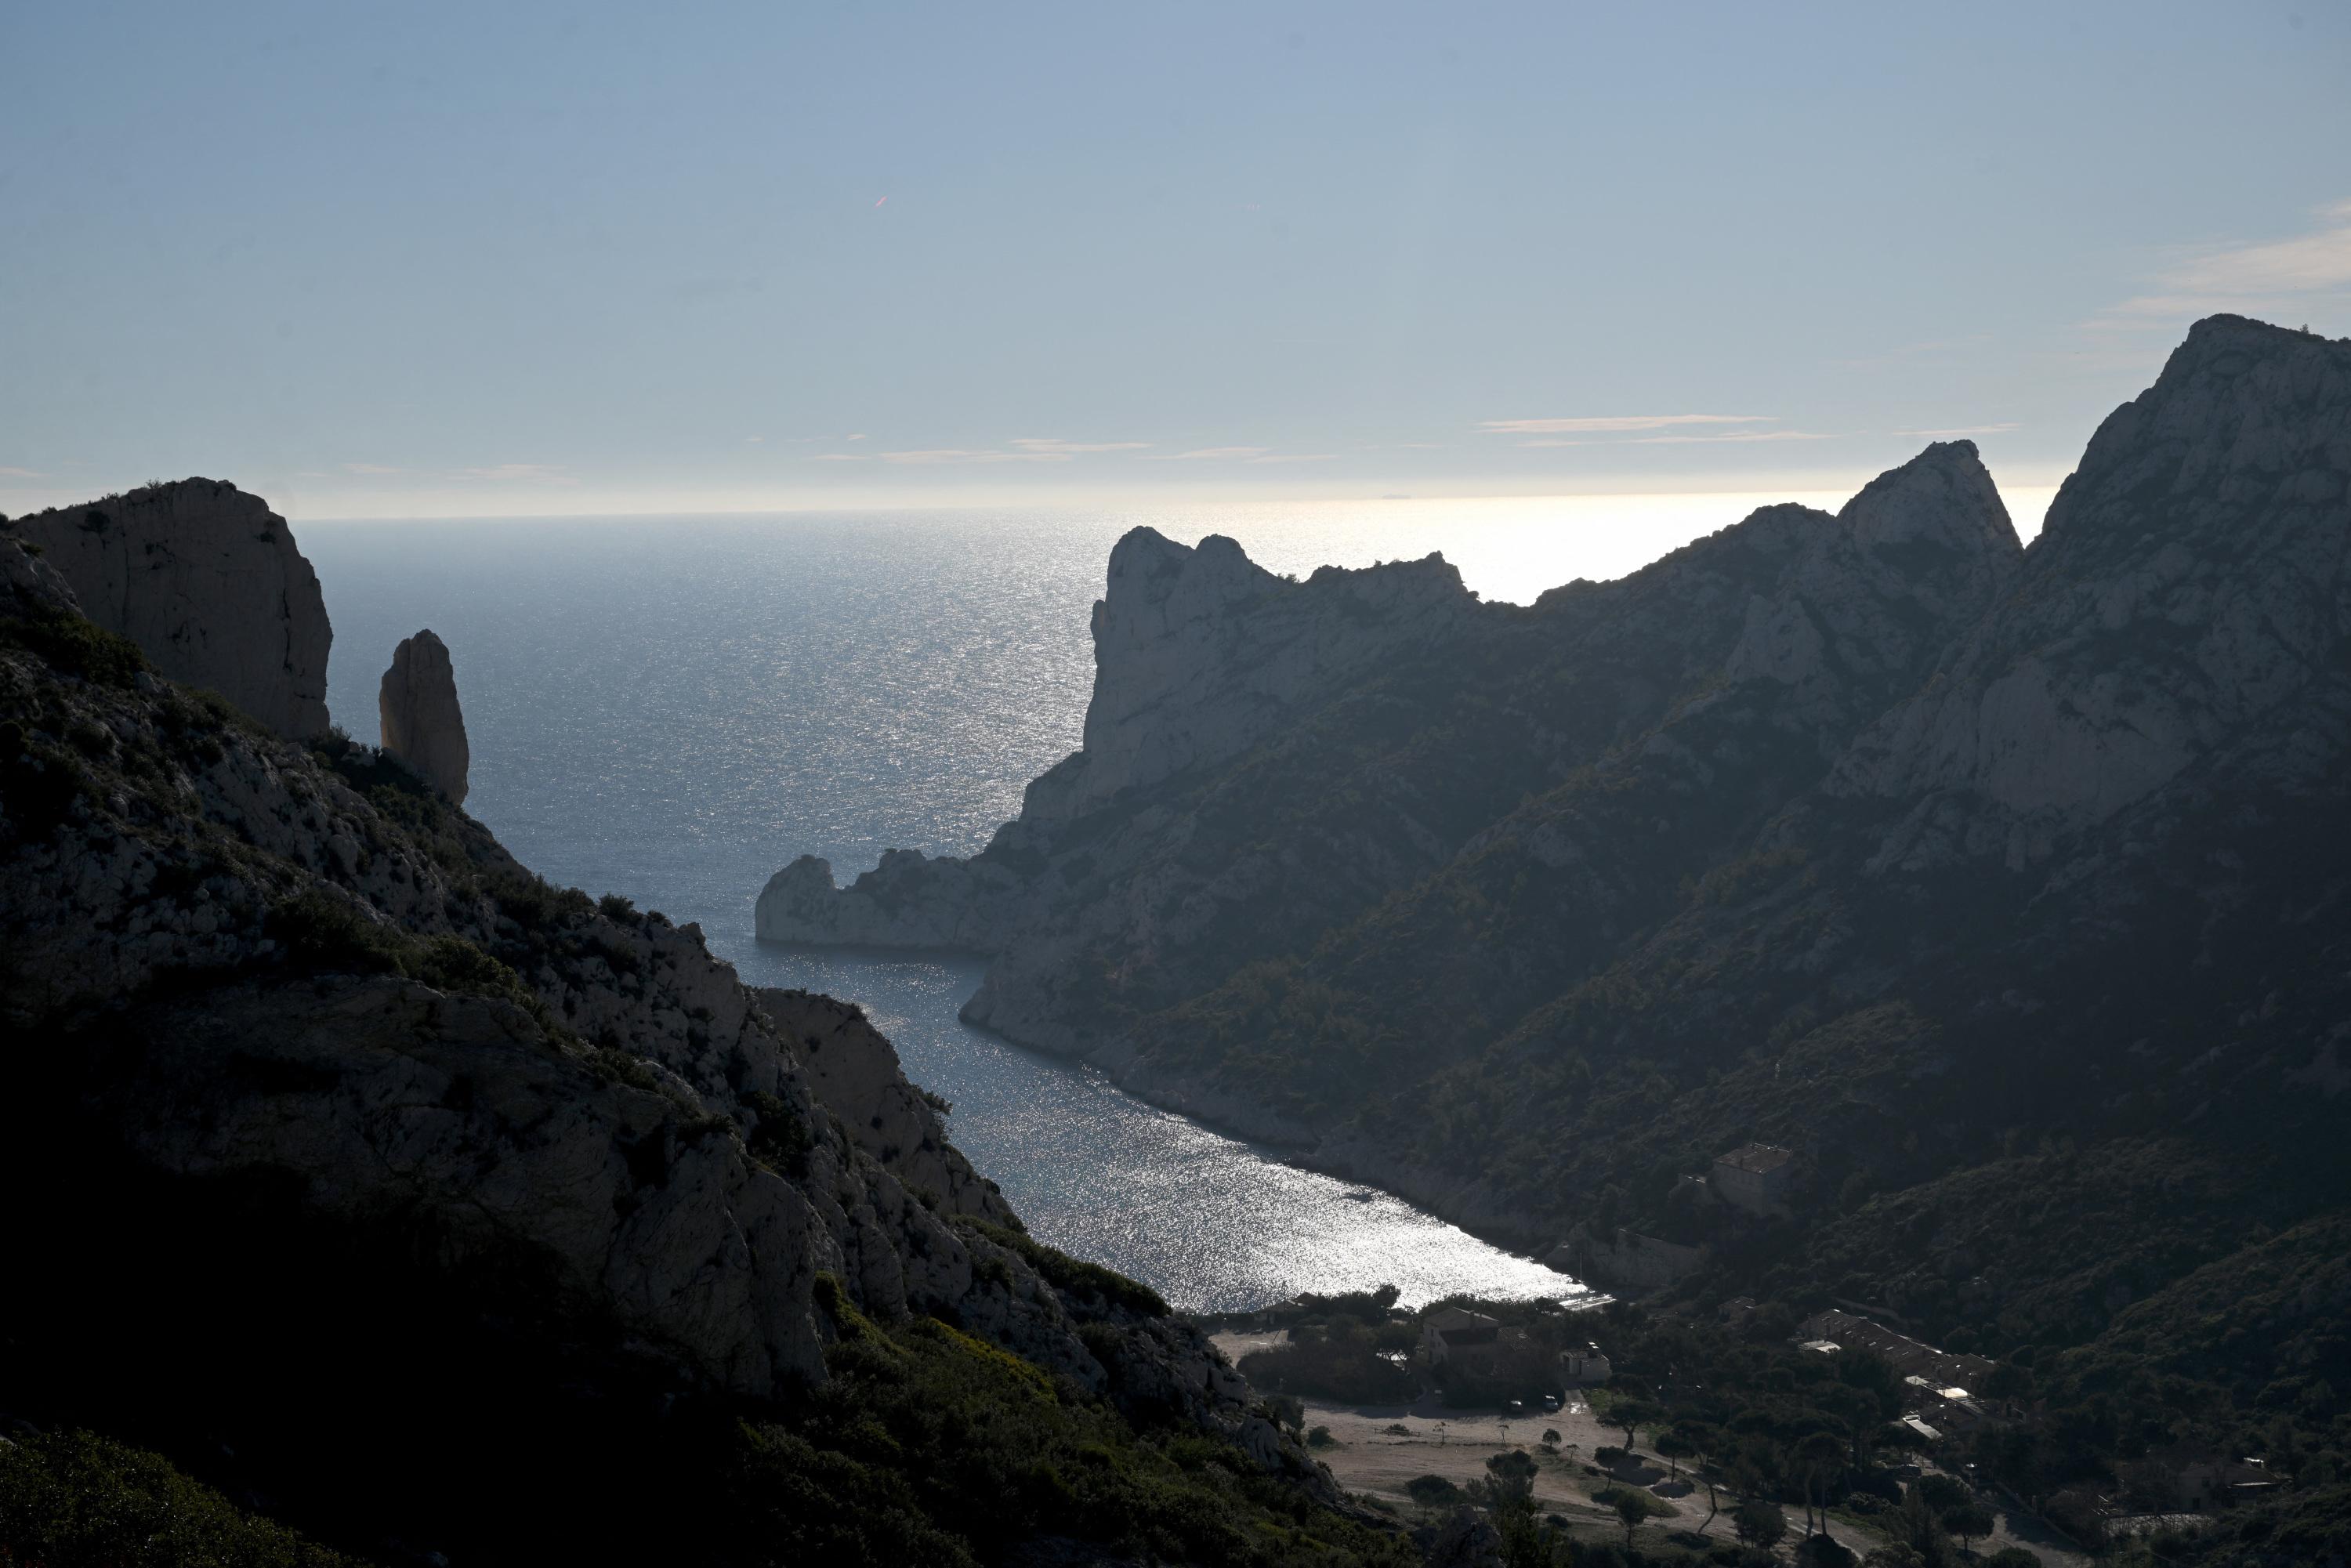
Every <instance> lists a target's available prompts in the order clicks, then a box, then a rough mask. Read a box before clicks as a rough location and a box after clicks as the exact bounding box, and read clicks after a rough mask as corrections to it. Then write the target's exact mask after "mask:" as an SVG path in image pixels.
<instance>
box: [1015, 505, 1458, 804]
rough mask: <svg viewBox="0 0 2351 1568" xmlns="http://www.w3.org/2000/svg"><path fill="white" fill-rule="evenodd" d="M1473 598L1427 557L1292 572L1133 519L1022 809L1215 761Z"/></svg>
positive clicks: (1420, 645)
mask: <svg viewBox="0 0 2351 1568" xmlns="http://www.w3.org/2000/svg"><path fill="white" fill-rule="evenodd" d="M1472 603H1473V601H1472V599H1471V596H1470V594H1469V592H1468V590H1466V589H1464V588H1463V587H1462V586H1461V574H1460V573H1459V572H1458V571H1456V570H1454V569H1453V568H1452V567H1450V566H1448V565H1447V564H1446V563H1445V561H1444V560H1443V559H1441V558H1440V557H1437V556H1430V557H1429V558H1427V559H1426V560H1418V561H1399V562H1396V563H1395V564H1393V565H1389V566H1382V567H1374V568H1372V569H1370V570H1364V571H1344V570H1339V569H1336V568H1329V567H1326V568H1324V569H1323V570H1321V571H1318V572H1316V573H1315V574H1314V576H1313V577H1312V578H1311V579H1310V580H1307V581H1306V582H1303V583H1296V582H1290V581H1287V580H1283V579H1281V578H1279V577H1276V576H1275V575H1274V574H1273V573H1271V572H1270V571H1268V570H1265V569H1264V568H1263V567H1260V566H1259V565H1257V564H1256V563H1255V562H1253V561H1251V560H1250V559H1249V557H1248V556H1247V555H1245V554H1243V553H1242V551H1241V547H1240V546H1239V545H1238V544H1236V543H1234V542H1233V541H1232V540H1231V539H1228V538H1224V537H1223V536H1221V535H1216V534H1212V535H1210V536H1209V537H1208V538H1205V539H1202V540H1201V541H1200V543H1199V545H1198V546H1197V548H1196V549H1185V548H1184V547H1183V546H1182V545H1179V544H1176V543H1175V542H1174V541H1173V540H1171V539H1168V538H1165V537H1164V536H1162V535H1161V534H1159V533H1158V532H1156V531H1155V530H1154V529H1151V528H1135V529H1134V530H1132V531H1131V532H1129V533H1128V534H1127V535H1126V537H1125V538H1122V539H1120V540H1119V541H1118V544H1117V546H1116V547H1115V548H1113V549H1112V551H1111V555H1110V572H1109V583H1108V586H1107V587H1106V588H1105V590H1104V591H1103V594H1102V598H1101V599H1100V600H1099V601H1096V603H1095V605H1094V612H1093V640H1094V669H1095V677H1094V690H1093V697H1092V701H1090V702H1089V703H1088V704H1087V705H1086V728H1085V742H1084V747H1083V749H1081V751H1080V752H1079V753H1078V755H1077V756H1076V757H1074V758H1071V763H1070V765H1069V766H1068V767H1066V768H1056V769H1055V770H1054V771H1053V772H1051V773H1049V774H1047V775H1046V776H1045V777H1044V778H1043V779H1039V780H1038V781H1037V784H1036V786H1034V787H1033V788H1032V789H1031V791H1030V795H1029V800H1028V802H1027V805H1026V809H1025V810H1024V812H1023V815H1024V816H1027V817H1029V818H1032V819H1037V820H1060V819H1066V818H1069V817H1073V816H1077V815H1079V814H1081V813H1082V812H1084V811H1087V810H1092V808H1094V807H1097V806H1100V805H1102V803H1104V802H1105V801H1108V800H1112V799H1113V797H1115V796H1116V795H1117V794H1118V793H1119V792H1120V791H1121V790H1124V789H1144V788H1147V787H1149V786H1151V785H1154V784H1156V783H1158V782H1159V781H1160V780H1162V779H1167V778H1169V777H1171V776H1173V775H1175V774H1177V773H1181V772H1183V771H1184V770H1185V769H1186V768H1198V767H1204V766H1207V765H1209V764H1213V763H1217V762H1221V761H1223V760H1225V759H1226V758H1229V757H1232V756H1234V755H1236V754H1238V752H1240V751H1241V750H1243V749H1244V748H1246V747H1249V746H1250V745H1252V744H1254V743H1255V742H1257V741H1258V740H1259V739H1261V738H1263V737H1265V736H1267V735H1269V734H1270V733H1271V732H1272V731H1274V730H1275V729H1276V728H1278V727H1280V726H1281V725H1282V724H1283V723H1284V722H1286V721H1287V720H1289V719H1290V718H1292V717H1294V716H1296V715H1297V714H1298V713H1300V712H1301V710H1303V709H1306V708H1309V707H1311V706H1314V705H1316V704H1318V703H1320V702H1322V701H1327V700H1328V699H1329V698H1330V697H1331V696H1332V695H1333V694H1334V693H1335V692H1336V691H1338V690H1340V689H1342V688H1343V687H1344V686H1345V685H1347V684H1348V683H1349V682H1351V681H1354V680H1358V679H1361V678H1362V677H1363V676H1364V674H1366V673H1368V672H1369V671H1371V670H1373V669H1374V668H1376V667H1377V665H1378V664H1380V663H1381V662H1382V661H1383V660H1386V659H1391V658H1396V657H1418V656H1422V655H1423V654H1425V653H1426V652H1427V651H1428V650H1429V649H1430V648H1431V647H1433V646H1435V645H1437V644H1438V643H1442V642H1443V641H1444V640H1445V639H1446V638H1447V636H1449V635H1451V634H1453V633H1454V632H1457V631H1458V630H1459V628H1460V627H1461V625H1462V624H1463V623H1464V622H1466V621H1467V620H1468V613H1469V611H1470V608H1471V605H1472Z"/></svg>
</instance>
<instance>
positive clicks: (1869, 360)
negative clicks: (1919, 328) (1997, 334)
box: [1829, 332, 1991, 371]
mask: <svg viewBox="0 0 2351 1568" xmlns="http://www.w3.org/2000/svg"><path fill="white" fill-rule="evenodd" d="M1990 340H1991V334H1990V333H1988V332H1973V333H1970V334H1969V335H1968V336H1967V337H1964V338H1936V339H1932V340H1928V341H1927V342H1923V343H1905V344H1903V345H1901V346H1900V347H1899V348H1894V349H1888V350H1886V351H1885V352H1884V353H1882V354H1865V355H1863V356H1862V357H1861V358H1860V359H1857V360H1831V361H1829V363H1830V364H1832V365H1834V366H1835V367H1837V368H1838V369H1839V370H1846V371H1860V370H1869V369H1873V368H1875V367H1876V366H1880V365H1894V364H1903V363H1907V362H1908V361H1914V360H1918V359H1922V358H1925V357H1927V356H1928V355H1931V354H1942V353H1948V352H1949V351H1950V350H1954V349H1968V348H1973V347H1975V346H1976V345H1978V344H1980V343H1985V342H1989V341H1990Z"/></svg>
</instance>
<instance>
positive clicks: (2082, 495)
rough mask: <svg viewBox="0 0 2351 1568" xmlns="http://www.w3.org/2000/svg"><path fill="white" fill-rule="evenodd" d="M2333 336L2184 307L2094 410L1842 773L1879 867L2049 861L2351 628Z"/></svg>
mask: <svg viewBox="0 0 2351 1568" xmlns="http://www.w3.org/2000/svg"><path fill="white" fill-rule="evenodd" d="M2346 484H2351V347H2346V345H2345V344H2343V343H2340V342H2330V341H2328V340H2325V339H2320V338H2313V337H2309V336H2306V335H2304V334H2300V333H2294V332H2288V331H2283V330H2281V329H2277V328H2274V327H2267V326H2263V325H2262V324H2260V323H2258V322H2252V321H2247V320H2244V319H2241V318H2237V317H2214V318H2212V319H2210V320H2206V321H2202V322H2199V323H2198V325H2197V326H2196V328H2195V329H2194V330H2192V331H2191V332H2190V333H2189V337H2188V340H2187V341H2186V342H2185V343H2183V344H2181V345H2180V347H2179V350H2177V351H2175V352H2174V353H2173V355H2172V357H2171V359H2170V361H2169V362H2168V364H2167V365H2166V366H2165V367H2164V371H2163V374H2162V375H2161V377H2160V378H2158V381H2157V382H2156V383H2155V385H2154V386H2153V387H2151V388H2149V389H2148V390H2147V392H2145V393H2144V394H2142V395H2141V396H2139V397H2138V398H2136V399H2134V400H2133V401H2131V402H2126V403H2125V404H2124V405H2123V406H2122V407H2120V408H2118V409H2116V411H2115V412H2114V413H2112V414H2111V415H2109V416H2108V417H2107V418H2106V420H2105V423H2103V424H2101V425H2100V426H2099V428H2098V432H2097V434H2096V435H2095V436H2094V437H2093V438H2092V440H2091V442H2090V445H2089V449H2088V450H2087V451H2086V452H2085V454H2084V455H2083V458H2082V464H2081V466H2080V467H2079V468H2078V469H2076V470H2075V471H2074V475H2073V476H2072V477H2070V478H2069V479H2067V480H2066V482H2065V485H2064V488H2063V489H2062V490H2061V491H2060V492H2059V493H2058V496H2057V499H2056V501H2055V502H2054V503H2053V505H2052V506H2051V507H2050V509H2049V517H2048V522H2047V526H2046V528H2045V529H2044V531H2043V535H2042V538H2041V539H2040V540H2039V541H2037V542H2036V543H2035V545H2034V548H2033V550H2032V557H2031V559H2030V561H2029V563H2028V565H2027V567H2026V569H2025V570H2024V571H2023V572H2022V574H2021V575H2020V576H2019V578H2018V580H2017V582H2016V584H2015V586H2014V591H2013V592H2012V593H2011V594H2010V595H2008V596H2007V597H2006V598H2005V599H2004V600H2003V601H2002V602H2001V604H2000V605H1999V606H1998V608H1997V610H1996V611H1995V612H1994V613H1992V614H1991V616H1989V617H1987V618H1986V619H1985V620H1984V621H1983V622H1981V623H1980V624H1979V625H1977V626H1976V627H1974V628H1972V629H1971V630H1970V633H1969V634H1968V636H1967V637H1966V638H1965V639H1964V640H1963V641H1962V642H1960V643H1959V644H1958V645H1957V646H1956V647H1955V648H1953V649H1952V651H1951V653H1950V654H1949V657H1948V658H1947V659H1946V660H1945V661H1944V663H1943V665H1942V668H1941V669H1940V670H1939V671H1938V674H1937V676H1936V678H1935V680H1934V681H1933V682H1932V684H1931V685H1928V687H1927V688H1926V689H1924V690H1922V691H1920V692H1919V693H1918V694H1917V695H1915V696H1914V697H1912V698H1911V699H1910V700H1908V701H1907V702H1905V703H1904V704H1902V705H1901V706H1898V707H1896V709H1894V710H1893V711H1892V712H1889V713H1888V714H1886V716H1885V717H1884V719H1883V720H1882V721H1881V722H1880V723H1879V724H1878V725H1877V726H1876V727H1875V728H1874V729H1873V730H1872V731H1871V733H1870V734H1869V735H1867V736H1866V737H1863V738H1862V739H1861V740H1860V741H1859V742H1858V743H1857V744H1856V745H1855V748H1854V752H1853V755H1852V756H1851V758H1848V759H1847V760H1846V762H1845V763H1844V765H1843V766H1841V767H1840V768H1839V770H1838V778H1837V784H1836V788H1837V789H1838V790H1840V791H1841V792H1844V793H1847V794H1850V795H1854V796H1875V797H1880V798H1886V799H1899V800H1907V801H1909V802H1913V805H1912V806H1911V809H1910V811H1909V814H1908V816H1907V818H1906V820H1905V821H1904V822H1903V823H1902V824H1901V825H1900V826H1898V827H1897V828H1896V829H1895V830H1894V831H1892V832H1891V833H1890V834H1889V836H1888V838H1887V840H1886V844H1885V847H1884V849H1883V851H1882V853H1881V863H1886V864H1890V863H1895V862H1907V863H1911V864H1913V865H1917V866H1925V865H1928V864H1931V863H1936V862H1942V861H1948V860H1949V859H1951V858H1952V857H1955V856H1958V857H1964V856H1970V855H1981V854H1990V855H1994V856H1999V857H2002V858H2005V859H2006V860H2008V861H2009V862H2011V863H2014V864H2020V865H2021V864H2022V863H2024V862H2027V861H2030V860H2034V859H2040V858H2043V857H2045V856H2046V855H2048V854H2049V853H2050V852H2052V851H2053V849H2054V847H2055V846H2056V844H2057V843H2058V841H2060V840H2061V839H2062V838H2063V837H2064V835H2066V834H2068V833H2072V832H2076V831H2080V830H2083V829H2085V828H2087V827H2090V826H2093V825H2095V824H2096V823H2099V822H2102V821H2106V820H2108V819H2110V818H2112V817H2113V816H2114V815H2115V814H2116V812H2118V811H2120V810H2123V809H2124V808H2126V806H2128V805H2130V804H2131V803H2132V802H2134V801H2137V800H2143V799H2145V798H2146V797H2147V796H2148V795H2149V794H2150V793H2152V792H2153V791H2154V790H2156V789H2158V788H2160V787H2161V786H2163V785H2164V784H2165V783H2166V782H2168V780H2170V779H2174V778H2177V777H2178V776H2179V774H2180V773H2181V772H2182V771H2183V770H2185V769H2186V768H2189V767H2190V766H2191V765H2192V764H2193V763H2194V762H2195V761H2196V760H2197V758H2199V757H2201V756H2204V755H2206V754H2208V753H2209V752H2210V751H2211V750H2212V748H2213V747H2216V746H2217V745H2219V744H2220V742H2221V741H2222V740H2223V738H2224V737H2226V736H2228V735H2229V734H2230V733H2231V731H2232V730H2235V729H2237V728H2239V727H2242V726H2244V725H2246V724H2248V723H2250V722H2252V721H2254V720H2256V719H2258V718H2259V717H2260V716H2262V715H2263V714H2264V713H2266V712H2268V711H2270V710H2272V709H2273V708H2276V707H2278V706H2280V705H2282V704H2287V703H2291V702H2293V701H2294V699H2295V696H2296V695H2297V694H2298V693H2300V692H2302V691H2303V690H2304V688H2305V687H2306V686H2307V685H2308V684H2309V683H2310V681H2311V680H2312V679H2313V678H2314V675H2315V674H2317V673H2319V672H2320V671H2321V670H2322V669H2323V668H2324V667H2325V663H2326V660H2327V657H2328V651H2329V650H2330V649H2331V648H2334V647H2335V646H2338V645H2339V644H2340V642H2341V639H2342V638H2343V637H2344V635H2345V633H2346V629H2351V577H2346V573H2345V571H2344V562H2345V555H2346V549H2351V526H2347V520H2351V504H2346V499H2345V489H2346Z"/></svg>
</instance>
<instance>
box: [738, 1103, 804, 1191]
mask: <svg viewBox="0 0 2351 1568" xmlns="http://www.w3.org/2000/svg"><path fill="white" fill-rule="evenodd" d="M743 1104H744V1107H745V1108H746V1109H747V1110H748V1111H750V1112H751V1113H753V1114H754V1115H756V1116H758V1118H759V1124H758V1126H756V1127H754V1128H753V1129H752V1130H751V1135H750V1137H749V1138H747V1139H746V1140H745V1146H746V1147H747V1148H748V1149H749V1150H750V1151H751V1154H752V1156H753V1157H754V1158H756V1159H758V1160H760V1161H762V1162H764V1163H765V1164H767V1165H768V1166H772V1167H773V1168H774V1169H776V1170H777V1171H778V1172H780V1173H782V1174H783V1175H785V1176H806V1175H808V1155H809V1150H810V1149H811V1148H813V1147H814V1146H815V1140H814V1139H813V1138H811V1137H810V1135H809V1130H808V1124H807V1122H805V1121H804V1120H802V1119H801V1116H800V1113H799V1112H798V1111H795V1110H793V1109H792V1108H791V1106H790V1105H789V1103H786V1102H785V1101H784V1100H782V1099H781V1098H779V1097H778V1096H777V1095H774V1094H770V1093H768V1092H767V1091H766V1090H764V1089H755V1090H753V1091H752V1092H750V1093H748V1094H746V1095H744V1096H743Z"/></svg>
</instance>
